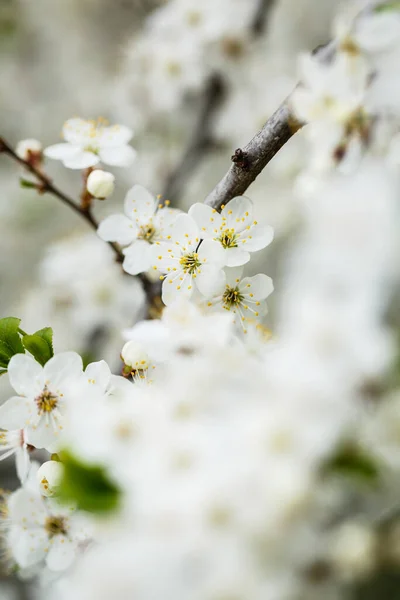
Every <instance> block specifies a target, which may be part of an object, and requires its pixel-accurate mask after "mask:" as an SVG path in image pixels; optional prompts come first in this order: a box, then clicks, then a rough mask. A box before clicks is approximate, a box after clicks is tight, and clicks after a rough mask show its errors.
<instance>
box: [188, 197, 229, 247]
mask: <svg viewBox="0 0 400 600" xmlns="http://www.w3.org/2000/svg"><path fill="white" fill-rule="evenodd" d="M188 214H189V215H190V216H191V217H192V218H193V219H194V220H195V221H196V224H197V226H198V228H199V230H200V236H201V237H202V238H215V237H217V236H218V233H219V231H220V228H221V226H222V216H221V215H220V214H219V213H218V212H217V211H216V210H215V209H212V208H211V207H210V206H207V205H206V204H202V203H200V202H197V203H196V204H193V206H191V207H190V209H189V213H188ZM215 230H217V231H215Z"/></svg>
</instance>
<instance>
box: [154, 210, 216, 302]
mask: <svg viewBox="0 0 400 600" xmlns="http://www.w3.org/2000/svg"><path fill="white" fill-rule="evenodd" d="M169 238H170V240H171V241H170V242H169V243H166V242H156V244H155V245H154V247H153V261H154V262H153V269H155V270H158V271H160V272H161V273H163V274H164V275H163V276H161V279H163V286H162V300H163V302H164V304H166V305H167V306H168V304H171V302H172V301H173V300H174V299H175V298H176V297H177V296H179V295H180V294H183V295H184V296H187V297H190V296H191V295H192V294H193V292H194V289H195V288H197V290H198V291H199V292H200V293H201V294H203V296H205V297H207V298H209V297H211V296H213V295H214V293H215V291H216V290H217V289H218V288H219V287H220V286H221V285H223V283H224V281H225V274H224V271H223V266H224V264H225V252H224V249H223V248H222V247H221V244H219V243H218V242H215V241H213V240H203V241H201V239H202V234H201V232H200V229H199V227H198V226H197V225H196V222H195V221H194V219H192V218H191V217H190V216H189V215H184V214H182V215H179V216H178V217H177V218H176V220H175V222H174V223H173V224H172V225H171V227H170V230H169Z"/></svg>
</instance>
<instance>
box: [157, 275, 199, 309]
mask: <svg viewBox="0 0 400 600" xmlns="http://www.w3.org/2000/svg"><path fill="white" fill-rule="evenodd" d="M181 278H182V279H181ZM170 282H171V283H170ZM192 293H193V281H192V277H191V276H190V275H185V274H184V273H183V272H181V274H180V276H179V277H177V278H175V280H174V281H172V279H169V278H166V279H165V280H164V283H163V285H162V293H161V298H162V301H163V302H164V304H165V305H166V306H168V305H169V304H171V303H172V302H173V301H174V300H175V299H176V298H177V297H178V296H180V295H183V296H186V297H187V298H190V296H191V295H192Z"/></svg>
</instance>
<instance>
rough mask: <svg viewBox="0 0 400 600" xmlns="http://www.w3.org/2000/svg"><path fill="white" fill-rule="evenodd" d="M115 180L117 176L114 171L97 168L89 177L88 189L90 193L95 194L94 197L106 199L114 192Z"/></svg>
mask: <svg viewBox="0 0 400 600" xmlns="http://www.w3.org/2000/svg"><path fill="white" fill-rule="evenodd" d="M114 181H115V177H114V175H113V174H112V173H108V171H102V170H101V169H96V170H95V171H92V172H91V173H90V175H89V177H88V179H87V184H86V189H87V191H88V192H89V194H91V195H92V196H94V198H98V199H99V200H104V199H105V198H108V196H111V194H112V193H113V191H114Z"/></svg>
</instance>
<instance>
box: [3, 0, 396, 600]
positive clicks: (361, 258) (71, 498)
mask: <svg viewBox="0 0 400 600" xmlns="http://www.w3.org/2000/svg"><path fill="white" fill-rule="evenodd" d="M215 4H216V3H211V2H204V3H203V4H202V6H201V7H199V6H198V3H197V2H192V0H187V1H186V0H173V1H172V2H171V3H170V4H168V5H166V6H165V7H163V8H161V9H159V11H157V12H156V13H155V14H154V16H153V20H152V21H150V23H151V27H153V28H154V31H157V32H158V34H159V35H161V34H164V35H162V36H161V37H162V38H163V39H164V40H165V43H166V44H167V43H169V45H168V48H169V49H171V48H172V39H171V40H170V39H169V38H168V35H167V32H173V31H174V27H173V26H172V25H174V24H175V21H174V22H173V23H172V24H171V22H170V20H169V19H170V18H174V19H176V22H177V23H178V24H179V26H180V22H181V20H182V19H185V20H187V19H189V25H190V27H194V28H196V27H201V28H202V29H203V33H202V36H203V37H204V36H205V37H207V39H208V40H209V44H210V46H212V44H213V43H214V42H215V41H216V40H217V41H218V40H220V38H221V37H222V38H223V39H225V37H226V36H227V35H228V33H232V31H234V32H235V34H237V35H239V36H240V35H242V34H243V31H245V28H246V27H248V19H247V16H248V15H249V14H250V13H249V12H248V6H249V5H250V3H248V4H246V3H243V2H242V3H241V2H240V1H239V0H235V5H237V7H238V8H239V6H240V8H241V10H242V11H243V12H241V13H237V14H235V15H234V18H233V17H232V15H231V13H230V12H229V11H227V13H226V14H227V15H228V16H229V18H227V19H226V20H221V21H220V22H217V21H216V20H215V19H212V18H211V17H210V15H212V14H214V13H213V11H214V10H216V9H215V8H214V7H215ZM224 4H225V0H224ZM228 4H229V3H228ZM171 6H172V7H173V9H171ZM382 7H384V10H383V8H382ZM174 11H175V12H174ZM218 14H219V13H218ZM238 15H241V16H242V19H239V20H238ZM225 16H226V15H225ZM399 26H400V17H399V10H398V4H397V3H389V4H387V3H384V4H382V3H379V4H378V5H377V6H376V7H375V5H374V6H373V8H371V9H370V10H367V11H362V12H361V13H360V12H356V13H355V15H352V16H351V18H350V17H349V16H348V14H347V13H346V15H344V16H340V18H339V19H338V20H337V22H336V24H335V27H334V36H335V37H334V40H333V43H332V44H331V45H329V47H328V48H325V49H323V50H321V51H320V52H319V53H318V52H317V53H316V54H315V55H312V56H307V57H303V58H302V78H301V83H300V84H299V86H298V87H297V88H296V89H295V91H294V92H293V94H292V96H291V98H290V100H289V104H290V107H291V110H292V111H293V114H294V116H295V117H296V118H297V119H298V121H302V122H303V121H304V122H306V123H307V125H306V128H305V130H306V135H308V137H309V139H310V143H311V149H312V152H311V161H310V162H311V173H312V175H313V179H314V181H315V175H316V174H317V175H318V183H319V185H318V186H315V185H314V186H312V187H310V186H307V187H306V188H303V194H302V196H301V198H299V206H300V209H299V210H300V212H301V219H302V226H303V229H302V232H301V234H300V235H298V236H297V237H296V239H295V241H294V244H293V248H292V249H291V254H290V255H289V257H288V260H287V261H286V264H285V267H284V268H285V272H284V277H282V278H281V280H279V288H280V290H279V294H280V306H279V313H280V314H278V318H277V323H276V328H275V332H274V335H271V332H270V331H269V330H268V329H267V328H266V326H265V321H264V320H263V317H264V316H265V315H266V313H267V304H266V299H267V298H268V297H269V296H270V294H271V293H272V292H273V283H272V279H271V278H270V277H268V276H267V275H266V274H264V273H259V274H256V275H253V276H249V275H247V274H246V273H245V272H244V270H245V268H246V266H247V265H248V263H250V261H251V259H252V257H253V253H255V252H259V251H261V250H263V249H265V248H266V247H267V246H268V245H269V244H270V243H271V242H272V239H273V230H272V228H271V227H270V226H268V225H265V224H263V223H259V222H258V221H256V220H255V212H256V211H255V207H254V206H253V203H252V201H251V200H250V199H249V198H247V197H245V196H240V197H234V198H232V199H230V201H228V202H227V204H226V205H225V206H222V207H221V210H216V209H214V208H212V207H210V206H208V205H207V204H205V203H198V202H196V203H194V204H193V205H192V206H190V208H189V210H188V211H187V212H185V211H183V210H180V209H177V208H175V207H171V205H170V203H169V201H163V200H162V198H160V197H155V196H153V194H152V193H150V192H149V191H148V190H147V189H146V188H144V187H143V186H142V185H139V184H136V185H134V186H133V187H132V188H131V189H129V191H128V192H127V194H126V197H125V203H124V214H122V213H117V214H111V215H110V216H108V217H106V218H105V219H104V220H103V221H102V222H101V223H100V225H99V227H98V231H97V233H98V236H99V237H100V238H101V240H103V241H105V242H108V243H111V244H113V248H114V249H115V248H116V249H117V253H118V257H119V258H120V259H121V262H122V269H123V271H124V273H125V274H122V273H120V275H121V279H122V280H123V281H126V282H133V283H127V284H126V285H127V286H130V285H132V286H136V288H135V289H134V288H133V287H132V288H129V287H128V288H127V290H125V292H126V296H127V298H128V299H130V296H132V298H133V296H136V298H134V299H133V300H132V301H133V307H132V306H130V305H129V301H128V302H125V300H124V301H122V300H121V296H124V297H125V293H123V289H125V288H123V286H124V285H125V284H121V283H120V282H119V280H118V277H117V276H116V275H114V271H115V269H114V267H116V268H117V269H118V266H117V265H111V264H109V265H107V263H106V264H105V265H104V272H103V274H102V275H103V277H104V280H103V284H104V286H103V287H102V290H103V291H104V289H107V287H112V288H113V289H114V292H115V295H116V296H117V298H115V297H114V298H113V299H112V300H111V301H110V303H109V304H108V306H109V310H110V311H114V312H116V313H120V312H121V313H123V317H124V318H122V319H121V320H120V315H119V314H118V315H117V317H115V318H114V317H104V318H103V312H102V311H101V308H100V307H99V313H98V314H97V313H96V314H95V315H89V313H90V308H89V310H86V312H85V311H84V310H82V307H83V305H84V304H85V305H86V303H85V302H84V299H85V294H88V293H90V295H93V296H96V293H95V292H94V291H93V290H94V289H95V288H96V282H97V281H98V280H97V279H96V278H95V277H94V278H93V280H94V284H92V279H91V276H92V275H93V273H92V272H93V271H96V272H97V271H101V269H102V268H103V262H102V261H103V257H102V256H101V257H100V258H101V260H100V261H99V264H98V265H94V266H93V265H91V264H89V265H85V266H86V270H85V269H83V270H82V273H81V274H80V275H79V277H77V281H76V283H75V285H74V286H72V287H71V290H69V291H70V295H71V298H72V299H73V300H74V301H75V302H74V304H75V305H76V306H77V309H76V311H72V312H71V313H69V314H71V315H72V314H73V315H74V322H75V323H76V322H78V321H79V319H80V320H81V325H80V327H82V331H83V328H84V325H85V323H87V322H88V321H90V323H91V326H95V325H96V324H97V323H98V324H101V323H103V324H104V323H105V324H106V325H109V326H110V327H112V328H114V329H115V328H119V329H120V335H121V338H123V339H124V342H125V343H124V344H123V343H122V341H121V343H120V345H119V348H118V349H119V352H118V353H116V356H114V355H112V357H111V360H114V361H115V363H116V362H117V360H118V354H119V359H120V364H119V366H118V368H116V369H114V368H113V367H114V365H113V364H112V363H111V360H110V361H108V362H110V365H111V366H110V365H109V364H108V362H107V361H105V360H100V361H93V360H86V358H87V357H81V356H80V355H79V354H77V353H76V352H71V351H67V352H57V353H55V354H54V351H53V345H52V337H50V341H49V334H48V332H47V333H46V334H45V333H44V332H43V330H41V331H38V332H36V334H32V335H29V334H26V333H25V332H24V331H23V330H22V329H21V328H20V326H19V325H20V323H19V320H17V321H18V322H17V323H15V319H14V320H13V319H12V318H11V320H7V319H6V321H7V323H5V324H4V322H2V321H3V320H1V321H0V361H5V362H4V363H3V362H1V363H0V367H1V370H2V371H3V370H4V371H7V374H8V375H7V376H8V380H9V383H10V385H11V386H12V388H13V389H14V391H15V394H14V395H13V396H12V397H11V398H10V399H9V400H8V401H7V402H5V403H4V404H3V405H2V406H1V407H0V428H1V432H0V449H1V451H2V454H1V458H8V457H10V456H15V461H16V470H17V474H18V477H19V480H20V484H21V485H20V487H19V489H17V490H16V491H14V492H11V493H6V494H4V497H2V505H1V511H0V514H1V518H2V521H3V522H2V532H3V534H4V547H5V553H6V556H7V559H8V562H9V564H10V566H11V568H12V569H15V570H16V571H17V573H18V574H19V575H20V576H22V577H25V578H29V577H33V576H35V577H37V578H38V579H39V580H40V582H41V583H42V584H43V585H45V586H46V589H47V594H48V596H47V597H48V598H54V597H55V596H56V597H57V598H60V600H72V599H73V600H103V599H104V600H106V599H108V598H109V597H110V596H111V597H112V598H113V600H127V599H128V598H131V597H134V598H135V599H136V600H150V599H151V600H158V599H160V600H161V599H162V598H166V597H168V598H174V600H187V599H188V598H190V599H193V600H217V599H218V600H220V599H221V600H222V599H224V600H225V599H231V598H235V599H236V598H240V599H242V598H243V599H246V600H247V599H248V600H265V599H267V600H269V599H271V600H272V599H275V598H279V600H293V599H294V598H296V599H299V600H303V599H309V598H315V597H326V598H332V599H333V600H336V599H339V598H342V597H343V594H344V592H346V593H347V591H348V590H349V589H350V586H353V585H354V584H356V583H358V582H359V581H362V580H364V579H367V578H368V577H370V576H372V575H373V574H374V572H375V571H378V570H379V569H380V568H382V566H383V567H384V568H386V567H387V566H388V565H390V566H393V565H395V566H396V567H397V568H398V564H399V562H400V556H399V543H398V536H399V533H398V532H399V521H398V516H397V509H398V504H397V501H396V505H395V509H394V510H393V498H396V496H397V494H398V482H399V478H400V461H399V456H400V452H399V451H400V443H399V437H398V431H399V427H400V417H399V414H400V412H399V406H400V399H399V398H400V392H399V384H398V380H397V381H394V383H391V381H390V377H388V373H389V372H391V369H393V365H394V363H395V359H396V351H397V349H396V345H395V339H394V336H393V331H392V330H391V329H390V326H389V323H388V319H387V309H388V305H389V302H390V299H391V297H392V296H393V293H394V290H395V288H396V286H398V284H399V282H400V276H399V273H398V272H397V269H396V265H397V263H398V261H397V258H398V241H397V239H398V226H399V223H400V213H399V209H398V198H399V193H400V176H399V173H398V172H397V170H396V169H395V168H393V167H394V165H393V148H394V147H395V146H396V138H397V137H398V135H399V134H398V130H399V128H400V122H398V117H399V115H398V114H397V112H396V111H398V106H397V104H396V102H395V97H392V96H390V97H388V96H387V90H388V87H387V86H388V85H392V86H393V88H394V89H395V91H396V92H397V93H398V90H399V89H400V72H399V68H398V64H399V63H398V60H397V59H398V57H399V56H398V53H399V49H400V41H399V40H400V38H399V36H398V35H397V34H398V32H399V31H400V30H399V29H398V27H399ZM236 29H238V31H236ZM382 29H384V33H382ZM389 34H390V35H389ZM190 39H191V38H190V37H188V40H190ZM235 40H236V41H237V39H236V38H235ZM186 41H187V40H186ZM170 42H171V43H170ZM194 48H195V49H196V47H195V46H194ZM321 54H322V55H321ZM168 56H169V55H168V53H167V52H165V54H164V55H163V58H164V59H165V57H167V58H168ZM181 58H182V60H186V59H188V60H189V58H191V57H190V56H188V57H187V56H186V55H185V54H184V55H183V56H181ZM200 62H201V63H203V62H204V57H202V58H201V60H200ZM190 64H191V63H190ZM170 68H171V70H172V72H171V73H170V75H171V76H173V75H174V74H175V75H179V74H180V73H181V69H183V67H182V66H180V65H178V67H177V66H176V65H174V63H173V62H171V63H170ZM174 70H175V73H174ZM190 70H191V69H188V77H189V75H190V74H191V73H189V71H190ZM186 84H187V82H186ZM186 84H185V85H186ZM177 87H178V89H179V85H178V86H177ZM159 96H160V99H159V101H160V103H162V102H163V101H165V102H167V101H168V95H166V96H165V97H161V95H159ZM392 103H393V106H392ZM64 129H65V131H64V136H65V139H66V144H62V145H56V146H50V148H47V149H45V150H44V154H45V155H46V156H48V157H52V158H58V159H60V160H62V161H63V163H64V165H65V166H66V167H67V168H79V169H91V168H92V167H93V166H95V165H96V166H98V165H99V163H100V161H101V162H103V163H104V164H108V165H112V166H117V165H119V166H123V164H124V163H125V164H127V163H128V162H130V160H129V161H128V158H129V159H130V158H132V150H128V148H129V146H127V142H128V141H129V140H130V136H131V132H130V130H128V129H127V128H124V127H122V126H121V127H120V128H118V130H115V129H114V128H110V127H108V126H107V125H105V124H102V123H101V124H98V123H96V124H93V123H90V122H85V121H83V120H80V119H79V120H76V119H74V120H72V121H69V122H67V125H66V126H65V128H64ZM383 133H384V135H383ZM22 150H23V151H24V152H28V154H27V155H26V156H27V157H28V160H29V157H30V154H29V148H28V150H27V145H25V147H23V148H22ZM22 150H21V152H22ZM36 151H37V152H40V151H39V150H36ZM354 159H355V160H354ZM321 165H322V167H323V168H321ZM98 171H99V169H97V170H95V171H92V173H91V174H93V173H97V175H96V177H95V178H94V183H93V178H92V183H89V179H88V181H87V191H88V193H89V194H91V196H93V197H96V194H98V197H99V198H102V197H106V196H107V195H108V194H107V193H105V191H104V189H105V188H102V189H101V191H99V192H97V190H98V189H100V188H99V187H97V186H98V185H100V184H101V185H103V184H105V183H108V184H110V182H111V183H112V184H113V181H114V180H113V178H112V177H108V176H107V177H106V178H104V177H103V175H102V173H101V172H100V173H99V172H98ZM309 175H310V170H306V171H305V172H304V173H302V177H303V181H305V176H307V177H309ZM106 180H107V181H106ZM92 184H93V186H94V187H92ZM94 184H96V185H94ZM100 187H101V186H100ZM89 188H90V189H89ZM95 240H96V238H95ZM96 242H97V243H100V241H99V240H98V239H97V240H96ZM88 244H89V242H88ZM104 248H107V246H106V244H104ZM53 254H54V251H53ZM59 254H60V255H61V257H64V256H65V255H69V254H74V253H72V251H70V250H67V251H66V252H64V248H61V249H60V248H59ZM53 260H54V256H51V255H50V256H49V257H47V261H46V263H45V265H46V268H45V269H44V275H43V277H44V278H45V280H46V281H48V282H49V283H51V284H52V285H53V286H55V287H57V284H58V285H59V287H60V289H61V290H62V291H63V293H65V291H66V288H68V283H66V281H68V279H64V278H65V271H67V270H68V269H71V270H72V271H74V272H75V270H76V269H77V263H79V257H76V256H75V255H74V260H73V261H71V260H69V259H66V260H65V263H64V268H63V269H61V272H60V269H59V264H60V259H59V257H58V259H57V260H56V261H55V262H53ZM249 266H251V265H249ZM127 275H130V276H131V277H128V276H127ZM136 276H140V280H141V282H142V283H143V282H144V287H146V286H147V287H149V286H153V287H154V288H155V289H156V293H157V294H158V295H159V299H160V300H161V301H162V306H160V307H159V308H160V312H161V316H160V318H157V319H144V320H140V319H139V318H138V313H139V306H138V305H139V304H142V303H143V304H144V302H145V300H144V298H143V295H144V294H142V295H141V296H140V298H139V300H138V298H137V297H138V296H139V295H140V294H141V292H143V290H142V289H141V287H140V286H141V283H139V281H138V279H139V277H137V278H136V279H135V277H136ZM114 277H115V279H114ZM107 284H108V286H107ZM157 286H159V288H158V287H157ZM277 287H278V286H277ZM88 290H89V291H90V292H88ZM142 300H143V302H142ZM147 300H149V298H148V299H147ZM99 304H100V305H101V302H100V303H99ZM93 305H95V302H93V301H88V302H87V306H89V307H90V306H93ZM160 305H161V302H160ZM129 310H131V314H130V322H127V321H125V314H126V313H127V312H129ZM76 313H78V316H77V314H76ZM133 313H137V314H136V318H135V315H134V314H133ZM71 320H72V319H71ZM11 321H12V322H13V323H14V325H13V326H12V325H11V324H10V323H11ZM128 321H129V319H128ZM132 322H133V325H132ZM12 327H14V329H13V328H12ZM2 336H3V337H2ZM89 345H90V344H89ZM93 345H94V344H93ZM82 354H83V352H82ZM83 358H85V360H83ZM3 364H4V365H5V366H3ZM113 370H115V371H117V370H118V372H119V375H116V374H113ZM377 397H379V402H376V401H375V402H372V401H371V400H372V399H374V400H376V398H377ZM36 450H40V451H41V456H42V457H43V456H45V457H46V459H47V460H45V462H44V463H43V464H42V465H41V466H39V465H38V464H37V463H36V461H35V460H31V459H32V456H33V454H32V453H33V452H35V451H36ZM382 524H383V525H382ZM382 548H384V551H383V550H382Z"/></svg>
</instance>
